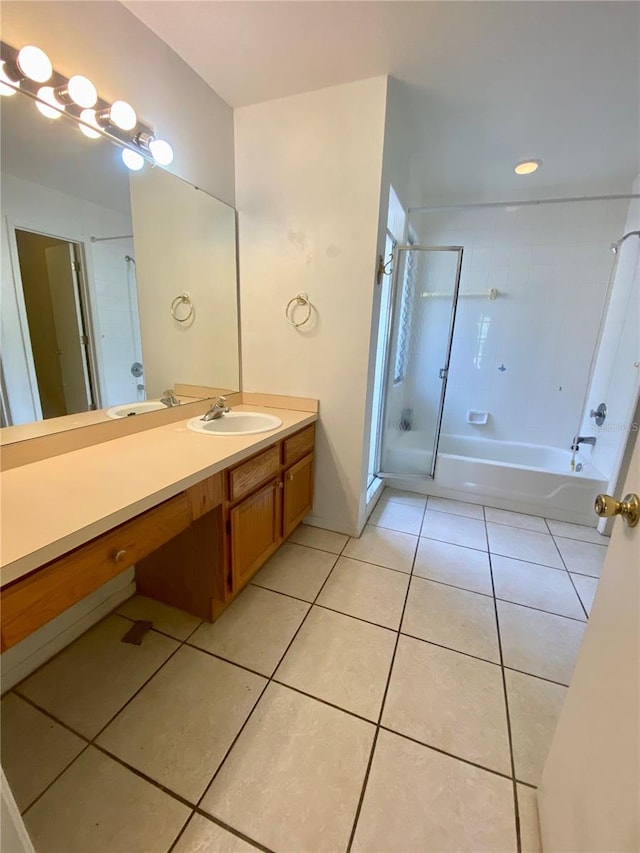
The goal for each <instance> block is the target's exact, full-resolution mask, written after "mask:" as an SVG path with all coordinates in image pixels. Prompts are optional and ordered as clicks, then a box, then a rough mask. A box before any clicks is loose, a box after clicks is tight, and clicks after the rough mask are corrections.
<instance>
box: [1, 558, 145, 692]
mask: <svg viewBox="0 0 640 853" xmlns="http://www.w3.org/2000/svg"><path fill="white" fill-rule="evenodd" d="M135 591H136V589H135V573H134V569H133V568H131V569H128V570H127V571H125V572H122V574H120V575H117V577H115V578H113V579H112V580H110V581H108V583H106V584H104V586H101V587H100V589H97V590H96V591H95V592H93V593H91V595H88V596H87V597H86V598H83V599H82V601H79V602H78V603H77V604H74V605H73V607H70V608H69V609H68V610H65V611H64V613H61V614H60V615H59V616H56V618H55V619H52V620H51V622H48V623H47V624H46V625H43V626H42V628H40V629H39V630H37V631H34V633H33V634H31V635H30V636H28V637H27V638H26V639H24V640H23V641H22V642H21V643H18V644H17V645H15V646H12V647H11V648H10V649H7V651H6V652H4V653H3V655H2V676H1V682H2V692H3V693H4V692H5V691H6V690H10V689H11V688H12V687H14V686H15V685H16V684H17V683H18V682H19V681H22V679H23V678H26V677H27V676H28V675H30V674H31V673H32V672H33V671H34V670H36V669H37V668H38V667H39V666H42V664H43V663H45V662H46V661H48V660H49V658H51V657H53V656H54V655H55V654H56V653H57V652H59V651H60V650H61V649H63V648H64V647H65V646H68V645H69V643H71V642H73V640H75V639H76V638H77V637H79V636H80V635H81V634H84V632H85V631H88V630H89V628H91V627H92V626H93V625H95V624H96V623H97V622H99V621H100V620H101V619H103V618H104V617H105V616H106V615H107V614H108V613H110V612H111V611H112V610H115V608H116V607H118V605H119V604H121V603H122V602H123V601H126V599H127V598H130V596H132V595H133V594H134V592H135Z"/></svg>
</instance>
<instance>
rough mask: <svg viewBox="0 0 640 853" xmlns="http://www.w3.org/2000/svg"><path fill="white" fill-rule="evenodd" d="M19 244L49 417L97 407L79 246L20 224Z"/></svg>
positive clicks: (44, 411)
mask: <svg viewBox="0 0 640 853" xmlns="http://www.w3.org/2000/svg"><path fill="white" fill-rule="evenodd" d="M16 243H17V247H18V259H19V263H20V277H21V279H22V288H23V292H24V301H25V307H26V311H27V322H28V325H29V336H30V338H31V347H32V352H33V361H34V366H35V372H36V380H37V384H38V393H39V396H40V403H41V406H42V414H43V417H45V418H55V417H59V416H61V415H70V414H75V413H77V412H86V411H87V410H88V409H93V408H95V400H94V394H93V388H94V387H95V386H94V382H93V378H92V373H91V361H90V358H89V352H88V338H87V332H86V327H85V311H84V306H83V302H82V292H81V288H80V286H79V278H78V269H79V264H78V247H77V245H76V244H75V243H70V242H67V241H66V240H61V239H59V238H56V237H48V236H46V235H43V234H35V233H33V232H30V231H23V230H20V229H16Z"/></svg>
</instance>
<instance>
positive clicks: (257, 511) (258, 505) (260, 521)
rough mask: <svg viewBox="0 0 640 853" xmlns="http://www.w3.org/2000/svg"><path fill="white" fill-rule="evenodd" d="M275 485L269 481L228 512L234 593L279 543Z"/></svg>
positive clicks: (277, 486) (278, 490) (277, 485)
mask: <svg viewBox="0 0 640 853" xmlns="http://www.w3.org/2000/svg"><path fill="white" fill-rule="evenodd" d="M279 486H280V484H279V482H277V481H274V482H272V483H269V484H268V485H267V486H264V488H262V489H260V491H258V492H256V494H255V495H251V497H250V498H247V499H246V500H244V501H242V503H239V504H238V506H236V507H234V508H233V509H232V510H231V512H230V513H229V521H230V527H231V532H230V539H231V566H232V576H233V577H232V592H233V594H234V595H235V594H236V593H238V592H239V591H240V590H241V589H242V587H243V586H245V584H246V583H247V582H248V581H249V580H250V579H251V577H252V576H253V575H254V574H255V573H256V572H257V571H258V569H259V568H260V566H261V565H262V564H263V563H264V562H265V560H266V559H267V558H268V557H270V556H271V554H273V552H274V551H275V550H276V548H277V547H278V545H279V544H280V541H281V539H280V535H279V533H280V511H279V505H280V499H279V498H280V496H279V492H280V488H279Z"/></svg>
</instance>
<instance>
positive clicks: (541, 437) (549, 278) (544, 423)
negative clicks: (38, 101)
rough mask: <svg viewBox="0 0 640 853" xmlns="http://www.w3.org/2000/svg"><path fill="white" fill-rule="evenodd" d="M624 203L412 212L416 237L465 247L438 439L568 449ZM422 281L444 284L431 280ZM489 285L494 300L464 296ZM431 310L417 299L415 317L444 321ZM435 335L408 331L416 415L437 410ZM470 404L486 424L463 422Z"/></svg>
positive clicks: (433, 304) (409, 397) (409, 390)
mask: <svg viewBox="0 0 640 853" xmlns="http://www.w3.org/2000/svg"><path fill="white" fill-rule="evenodd" d="M627 210H628V201H608V202H572V203H561V204H547V205H530V206H528V205H524V206H519V207H507V208H478V209H466V210H465V209H462V210H457V211H451V212H442V211H438V212H432V213H421V214H414V215H413V217H412V224H413V227H414V228H415V230H416V231H417V233H418V235H419V242H420V243H421V244H425V245H431V246H442V245H460V246H463V247H464V257H463V264H462V275H461V283H460V298H459V302H458V312H457V318H456V325H455V332H454V339H453V348H452V356H451V363H450V371H449V381H448V385H447V396H446V404H445V410H444V419H443V426H442V432H443V434H455V435H472V436H478V437H481V438H490V439H497V440H501V441H516V442H530V443H533V444H543V445H548V446H554V447H566V448H568V447H569V446H570V444H571V439H572V436H573V435H574V434H575V433H576V431H577V429H578V425H579V423H580V420H581V410H582V401H583V396H584V393H585V389H586V385H587V380H588V375H589V367H590V363H591V358H592V354H593V351H594V344H595V341H596V337H597V333H598V326H599V323H600V317H601V314H602V310H603V303H604V299H605V294H606V290H607V282H608V279H609V275H610V273H611V269H612V265H613V260H614V256H613V254H612V252H611V250H610V243H611V242H612V241H614V240H616V239H617V238H618V237H619V236H620V235H621V234H622V228H623V226H624V222H625V218H626V214H627ZM422 285H423V286H422V289H424V287H425V286H426V288H428V290H430V291H441V290H446V289H450V288H451V283H450V282H449V281H447V282H439V281H437V280H435V277H434V278H432V280H430V281H428V282H422ZM490 288H496V289H497V290H498V297H497V299H495V300H494V301H490V300H488V299H487V298H484V297H477V296H467V295H465V294H469V293H478V292H482V293H484V292H485V291H488V290H489V289H490ZM439 313H442V312H441V311H440V309H439V307H438V301H437V299H426V300H421V301H420V302H419V305H418V311H417V313H416V316H415V320H416V322H418V323H420V324H421V325H422V326H423V328H424V329H428V327H429V326H430V325H431V323H432V321H433V322H436V321H437V322H438V324H442V323H444V322H446V320H445V318H444V317H440V316H439ZM432 340H433V336H431V335H428V334H421V335H416V336H415V341H416V350H415V352H414V357H413V358H412V359H411V367H410V370H409V371H408V373H407V379H406V383H405V389H404V392H405V393H404V395H403V397H404V400H405V402H404V405H407V406H408V405H413V408H414V410H415V411H416V413H420V412H425V411H434V409H435V408H436V407H437V402H438V397H439V394H440V383H439V382H438V381H434V376H433V375H432V374H434V372H435V375H436V376H437V370H438V368H439V367H440V366H441V365H440V364H437V363H434V357H435V356H434V353H432V352H430V347H431V342H432ZM502 368H504V370H503V369H502ZM409 401H410V402H409ZM470 409H475V410H480V411H487V412H489V419H488V422H487V424H486V425H485V426H479V425H472V424H469V423H468V422H467V412H468V410H470ZM417 417H419V414H418V415H417Z"/></svg>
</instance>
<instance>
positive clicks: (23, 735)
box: [1, 693, 86, 811]
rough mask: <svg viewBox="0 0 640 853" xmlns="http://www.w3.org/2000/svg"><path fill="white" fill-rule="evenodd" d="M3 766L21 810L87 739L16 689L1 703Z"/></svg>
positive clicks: (82, 747) (70, 760)
mask: <svg viewBox="0 0 640 853" xmlns="http://www.w3.org/2000/svg"><path fill="white" fill-rule="evenodd" d="M1 709H2V710H1V718H2V769H3V770H4V772H5V774H6V776H7V781H8V782H9V785H10V786H11V792H12V793H13V796H14V798H15V801H16V803H17V805H18V808H19V809H20V811H24V810H25V809H26V808H27V807H28V806H30V805H31V803H32V802H33V801H34V800H35V798H36V797H37V796H38V795H39V794H41V793H42V792H43V791H44V789H45V788H46V787H47V785H49V784H50V783H51V782H53V780H54V779H55V778H56V776H58V775H59V774H60V773H62V771H63V770H64V769H65V768H66V767H67V766H68V765H69V764H70V763H71V762H72V761H73V759H74V758H76V756H78V755H79V754H80V753H81V752H82V750H83V749H84V748H85V746H86V742H85V741H83V740H81V739H80V738H79V737H78V736H77V735H74V734H72V732H70V731H68V730H67V729H65V728H64V727H63V726H61V725H59V724H58V723H56V722H54V721H53V720H52V719H51V717H47V716H46V715H45V714H43V713H42V712H41V711H38V710H37V709H36V708H34V707H33V706H32V705H29V703H28V702H25V701H24V699H21V698H20V697H19V696H16V695H15V694H14V693H8V694H7V695H6V696H5V697H4V698H3V699H2V704H1Z"/></svg>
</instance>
